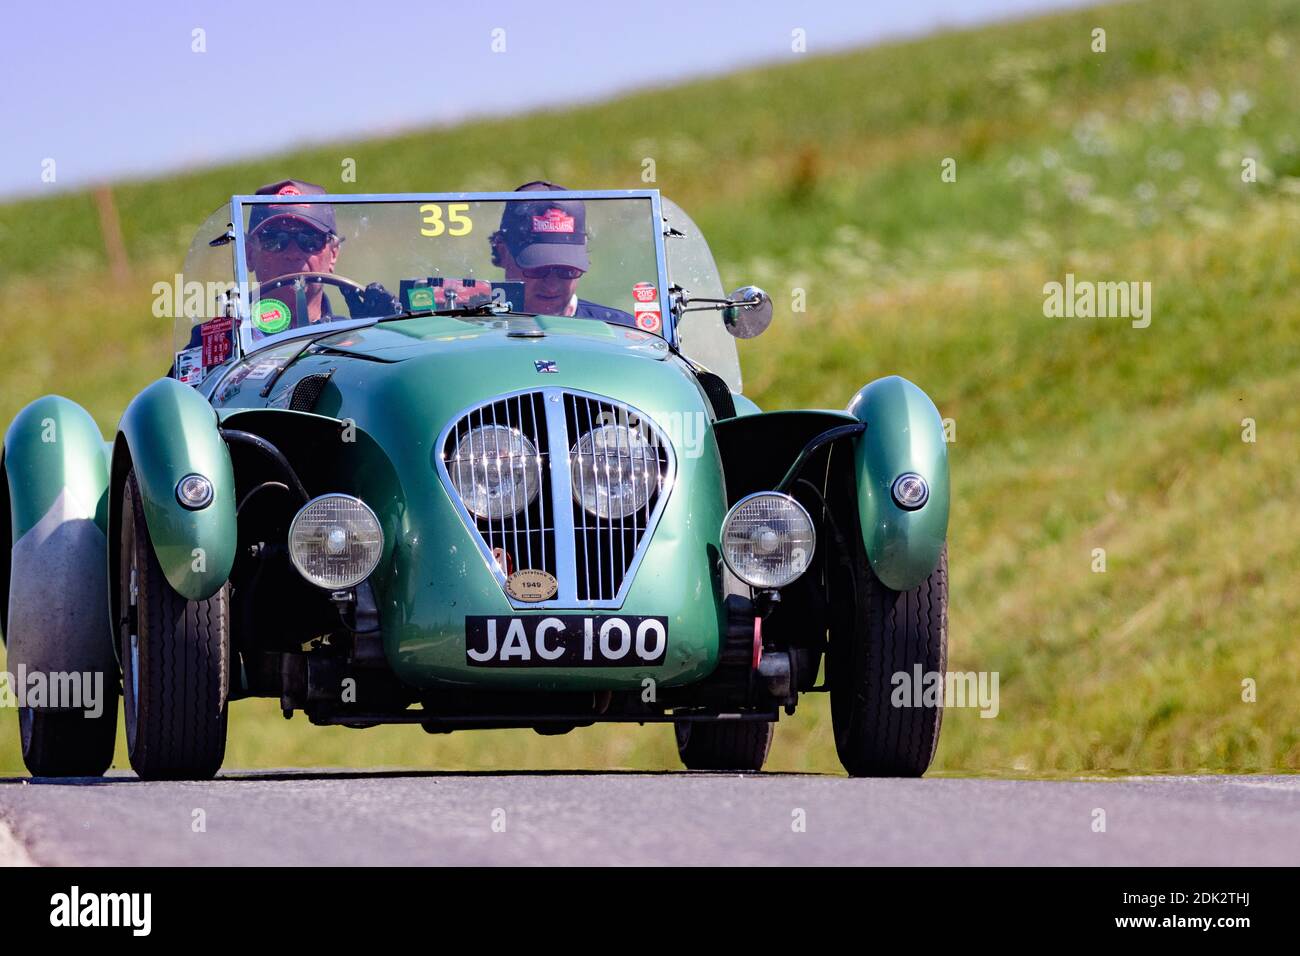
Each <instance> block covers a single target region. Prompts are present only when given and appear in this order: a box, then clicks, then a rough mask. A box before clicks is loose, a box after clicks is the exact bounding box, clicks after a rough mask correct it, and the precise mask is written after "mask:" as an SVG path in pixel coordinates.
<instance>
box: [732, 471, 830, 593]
mask: <svg viewBox="0 0 1300 956" xmlns="http://www.w3.org/2000/svg"><path fill="white" fill-rule="evenodd" d="M816 544H817V535H816V531H815V529H814V528H813V521H812V518H811V517H809V516H808V512H807V511H805V510H804V507H803V505H801V504H799V502H797V501H795V500H794V499H793V498H791V497H790V496H789V495H783V494H779V493H777V492H775V491H760V492H759V493H758V494H753V495H749V496H748V497H745V498H741V499H740V500H739V501H738V502H736V503H735V504H734V505H733V506H732V508H731V510H730V511H728V512H727V517H726V518H725V519H723V522H722V556H723V558H725V559H726V562H727V567H729V568H731V570H732V571H733V572H735V575H736V577H738V578H740V579H741V580H742V581H744V582H745V583H746V584H748V585H750V586H752V587H756V588H780V587H785V585H787V584H789V583H790V582H791V581H793V580H794V579H795V578H797V577H799V575H801V574H803V573H804V571H806V570H808V565H809V564H810V563H811V562H812V556H813V548H814V547H816Z"/></svg>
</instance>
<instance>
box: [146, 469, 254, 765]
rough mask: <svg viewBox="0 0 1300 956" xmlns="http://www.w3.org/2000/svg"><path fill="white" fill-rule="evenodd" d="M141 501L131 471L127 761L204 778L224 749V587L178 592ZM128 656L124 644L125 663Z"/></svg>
mask: <svg viewBox="0 0 1300 956" xmlns="http://www.w3.org/2000/svg"><path fill="white" fill-rule="evenodd" d="M139 501H140V489H139V485H138V484H137V482H136V478H135V472H134V470H132V471H131V472H130V473H129V474H128V475H127V481H126V489H125V493H124V498H123V512H122V520H123V523H125V522H127V521H131V522H133V528H134V532H135V533H134V536H133V538H134V540H133V542H132V543H133V546H134V547H135V549H136V561H137V567H138V571H139V574H138V580H137V585H138V588H139V593H138V598H137V609H138V614H139V620H138V625H137V630H138V633H139V641H140V710H139V717H138V720H137V726H136V739H135V746H134V747H133V748H131V752H130V758H131V766H132V768H133V769H134V770H135V772H136V773H137V774H138V775H139V776H140V777H142V778H144V779H146V780H178V779H208V778H211V777H212V776H214V775H215V774H216V772H217V771H218V770H219V769H221V764H222V761H223V760H224V759H225V754H226V730H227V714H228V696H229V654H230V612H229V590H230V586H229V584H227V585H224V586H223V587H222V588H221V590H219V591H218V592H217V593H216V594H214V595H212V596H211V597H209V598H207V599H206V600H202V601H189V600H187V599H186V598H184V597H182V596H181V595H180V594H178V593H177V592H176V591H175V590H174V589H173V588H172V586H171V584H170V583H168V581H167V578H166V577H165V576H164V575H163V571H162V567H161V566H160V565H159V563H158V558H157V557H156V556H155V554H154V551H153V547H152V545H151V544H150V543H149V530H148V528H147V527H146V525H145V520H144V511H143V509H142V508H140V507H138V506H137V503H138V502H139ZM123 574H129V565H125V566H124V568H123ZM128 655H129V648H127V647H123V650H122V660H123V667H124V668H125V667H127V666H129V665H128V663H127V662H128V661H129V656H128ZM124 679H125V680H127V681H129V680H130V676H129V675H126V676H125V678H124Z"/></svg>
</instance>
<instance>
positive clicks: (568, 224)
mask: <svg viewBox="0 0 1300 956" xmlns="http://www.w3.org/2000/svg"><path fill="white" fill-rule="evenodd" d="M573 226H574V223H573V217H572V216H570V215H568V214H567V213H565V212H564V210H562V209H548V210H546V215H544V216H534V217H533V232H570V233H571V232H573Z"/></svg>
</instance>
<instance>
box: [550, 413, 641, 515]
mask: <svg viewBox="0 0 1300 956" xmlns="http://www.w3.org/2000/svg"><path fill="white" fill-rule="evenodd" d="M569 462H570V471H571V479H570V483H571V484H572V485H573V498H574V500H575V501H577V502H578V504H580V505H582V507H584V508H586V509H587V511H588V512H590V513H591V514H593V515H596V516H597V517H600V518H626V517H627V516H628V515H630V514H632V513H633V512H634V511H639V510H640V509H642V508H644V507H645V506H646V503H647V502H648V501H649V500H650V495H651V493H652V492H654V491H657V490H658V489H659V449H658V448H656V447H655V446H654V445H652V444H650V442H648V441H646V439H645V436H644V435H642V434H641V432H639V431H637V430H636V429H632V428H628V427H627V426H625V425H601V426H600V427H599V428H593V429H592V430H591V431H589V432H587V434H585V435H583V436H582V437H581V438H580V439H578V443H577V444H576V445H574V446H573V447H572V448H571V449H569Z"/></svg>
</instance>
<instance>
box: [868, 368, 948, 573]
mask: <svg viewBox="0 0 1300 956" xmlns="http://www.w3.org/2000/svg"><path fill="white" fill-rule="evenodd" d="M848 410H849V414H851V415H853V416H854V417H855V418H857V419H858V420H859V421H861V422H865V423H866V425H867V428H866V431H864V432H863V433H862V434H861V435H859V436H858V437H857V438H856V439H855V440H854V445H855V448H854V465H855V468H856V471H857V481H858V517H859V520H860V522H861V525H862V541H863V544H864V545H865V547H866V550H867V558H868V559H869V560H870V562H871V568H872V570H873V571H874V572H875V574H876V577H877V578H879V579H880V581H881V582H882V583H883V584H884V585H885V586H886V587H889V588H892V589H893V590H895V591H910V590H911V589H912V588H914V587H916V586H917V585H919V584H920V583H921V582H922V581H924V580H925V579H926V578H927V577H928V576H929V575H930V573H931V572H932V571H934V569H935V568H936V567H937V566H938V564H939V555H940V553H941V552H942V551H943V545H944V541H945V540H946V539H947V536H948V499H949V492H948V446H947V444H946V443H945V442H944V434H943V421H942V419H940V417H939V410H938V409H936V408H935V407H934V403H933V402H932V401H930V399H929V397H928V396H927V395H926V394H925V392H923V391H921V390H920V389H919V388H917V387H916V386H915V385H913V384H912V383H911V382H909V381H908V380H907V379H905V378H900V377H899V376H897V375H890V376H888V377H886V378H880V379H876V381H874V382H872V383H871V384H869V385H866V386H864V387H863V388H862V389H861V390H860V391H859V392H858V393H857V394H856V395H854V396H853V400H852V401H851V402H849V408H848ZM908 471H911V472H915V473H916V474H918V475H920V476H921V477H922V478H924V479H925V480H926V482H927V483H928V484H929V486H930V497H929V499H928V500H927V501H926V503H925V504H924V505H922V506H921V508H919V509H918V510H916V511H904V510H903V509H902V508H899V507H898V505H896V504H895V503H894V499H893V496H892V495H891V493H890V487H891V486H892V485H893V483H894V479H895V478H897V477H898V476H899V475H900V474H902V473H904V472H908Z"/></svg>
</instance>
